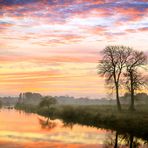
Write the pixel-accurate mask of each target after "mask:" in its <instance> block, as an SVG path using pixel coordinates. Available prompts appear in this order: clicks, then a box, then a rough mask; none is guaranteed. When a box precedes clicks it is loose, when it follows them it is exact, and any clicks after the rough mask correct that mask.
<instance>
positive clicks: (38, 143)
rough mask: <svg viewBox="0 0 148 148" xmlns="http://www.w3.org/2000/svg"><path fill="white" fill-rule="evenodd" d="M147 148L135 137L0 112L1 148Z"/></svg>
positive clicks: (17, 113)
mask: <svg viewBox="0 0 148 148" xmlns="http://www.w3.org/2000/svg"><path fill="white" fill-rule="evenodd" d="M8 115H9V118H8ZM147 146H148V145H147V143H146V142H144V141H143V140H141V139H138V138H136V137H134V136H133V135H128V134H120V133H119V132H112V131H110V130H105V129H97V128H96V127H89V126H84V125H83V126H82V125H79V124H74V123H72V122H62V121H61V120H51V119H50V118H43V117H41V116H38V115H35V114H27V113H24V112H21V113H20V112H18V111H16V110H1V112H0V147H2V148H48V147H52V148H56V147H59V148H126V147H127V148H128V147H130V148H139V147H141V148H147Z"/></svg>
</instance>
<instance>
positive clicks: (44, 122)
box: [38, 118, 57, 130]
mask: <svg viewBox="0 0 148 148" xmlns="http://www.w3.org/2000/svg"><path fill="white" fill-rule="evenodd" d="M38 120H39V124H40V125H41V128H42V129H48V130H52V129H54V128H55V127H56V126H57V123H56V122H55V121H52V120H50V119H49V118H47V119H41V118H38Z"/></svg>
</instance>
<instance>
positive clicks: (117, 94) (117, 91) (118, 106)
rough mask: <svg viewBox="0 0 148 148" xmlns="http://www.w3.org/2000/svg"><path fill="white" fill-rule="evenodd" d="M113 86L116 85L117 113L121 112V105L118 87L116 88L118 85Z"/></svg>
mask: <svg viewBox="0 0 148 148" xmlns="http://www.w3.org/2000/svg"><path fill="white" fill-rule="evenodd" d="M115 85H116V100H117V108H118V111H121V104H120V100H119V87H118V83H116V84H115Z"/></svg>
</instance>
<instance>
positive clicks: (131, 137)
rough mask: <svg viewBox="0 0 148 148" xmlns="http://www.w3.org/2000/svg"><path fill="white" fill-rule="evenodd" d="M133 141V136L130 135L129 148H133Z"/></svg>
mask: <svg viewBox="0 0 148 148" xmlns="http://www.w3.org/2000/svg"><path fill="white" fill-rule="evenodd" d="M133 140H134V138H133V135H130V146H129V147H130V148H134V147H133Z"/></svg>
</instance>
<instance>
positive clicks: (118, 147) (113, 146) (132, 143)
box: [104, 132, 148, 148]
mask: <svg viewBox="0 0 148 148" xmlns="http://www.w3.org/2000/svg"><path fill="white" fill-rule="evenodd" d="M104 148H148V142H147V141H143V140H141V139H139V138H136V137H134V136H133V135H132V134H124V135H122V134H119V133H118V132H112V133H110V134H108V135H107V137H106V139H105V141H104Z"/></svg>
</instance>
